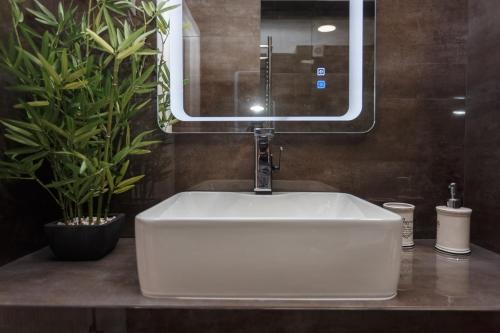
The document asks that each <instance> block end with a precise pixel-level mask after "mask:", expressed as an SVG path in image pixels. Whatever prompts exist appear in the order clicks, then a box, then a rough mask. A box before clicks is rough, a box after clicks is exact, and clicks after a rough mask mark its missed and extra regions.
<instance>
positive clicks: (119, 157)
mask: <svg viewBox="0 0 500 333" xmlns="http://www.w3.org/2000/svg"><path fill="white" fill-rule="evenodd" d="M129 152H130V148H129V147H125V148H123V149H122V150H120V151H119V152H117V153H116V154H115V156H114V157H113V163H115V164H116V163H119V162H120V161H121V160H123V159H124V158H125V156H127V155H128V154H129Z"/></svg>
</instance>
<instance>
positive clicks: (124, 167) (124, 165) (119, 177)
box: [116, 160, 130, 183]
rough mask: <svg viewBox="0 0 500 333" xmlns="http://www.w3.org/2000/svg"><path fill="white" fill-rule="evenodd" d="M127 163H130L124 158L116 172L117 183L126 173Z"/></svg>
mask: <svg viewBox="0 0 500 333" xmlns="http://www.w3.org/2000/svg"><path fill="white" fill-rule="evenodd" d="M129 165H130V160H126V161H125V162H124V163H123V164H122V166H121V168H120V172H119V173H118V176H117V177H116V182H117V183H120V182H121V181H122V179H123V178H124V177H125V174H126V173H127V170H128V167H129Z"/></svg>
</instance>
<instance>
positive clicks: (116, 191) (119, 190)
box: [113, 185, 135, 194]
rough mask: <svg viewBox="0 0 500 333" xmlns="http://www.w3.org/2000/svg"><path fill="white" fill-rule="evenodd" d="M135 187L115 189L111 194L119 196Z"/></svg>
mask: <svg viewBox="0 0 500 333" xmlns="http://www.w3.org/2000/svg"><path fill="white" fill-rule="evenodd" d="M134 187H135V185H129V186H126V187H122V188H120V189H116V190H115V191H113V194H121V193H125V192H127V191H130V190H131V189H133V188H134Z"/></svg>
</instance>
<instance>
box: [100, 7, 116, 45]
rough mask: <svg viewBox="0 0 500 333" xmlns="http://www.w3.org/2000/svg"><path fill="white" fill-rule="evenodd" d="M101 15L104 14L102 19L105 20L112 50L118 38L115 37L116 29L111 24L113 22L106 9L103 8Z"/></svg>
mask: <svg viewBox="0 0 500 333" xmlns="http://www.w3.org/2000/svg"><path fill="white" fill-rule="evenodd" d="M103 14H104V19H105V20H106V25H107V28H108V33H109V39H110V41H111V45H112V46H113V48H116V46H117V45H118V38H117V36H116V29H115V25H114V23H113V20H112V19H111V16H110V15H109V13H108V10H107V9H106V7H103Z"/></svg>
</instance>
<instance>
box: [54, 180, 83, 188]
mask: <svg viewBox="0 0 500 333" xmlns="http://www.w3.org/2000/svg"><path fill="white" fill-rule="evenodd" d="M75 182H76V179H64V180H60V181H56V182H52V183H50V184H48V185H47V188H58V187H63V186H66V185H70V184H73V183H75Z"/></svg>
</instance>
